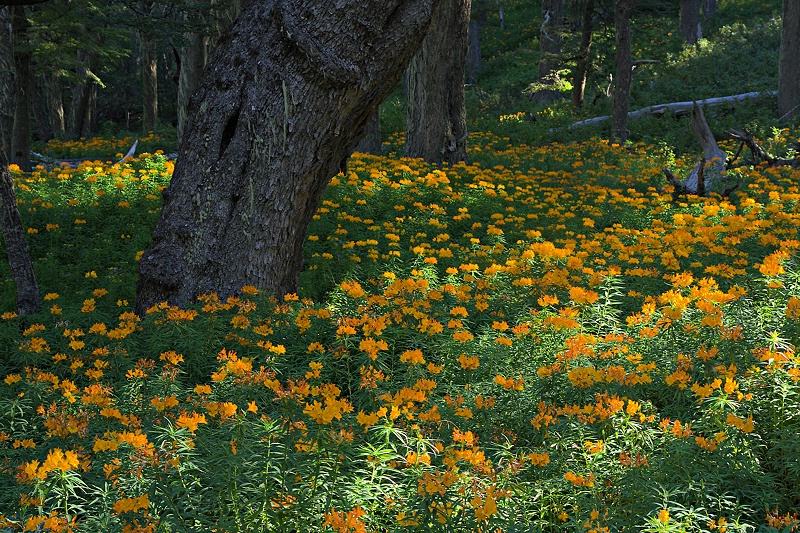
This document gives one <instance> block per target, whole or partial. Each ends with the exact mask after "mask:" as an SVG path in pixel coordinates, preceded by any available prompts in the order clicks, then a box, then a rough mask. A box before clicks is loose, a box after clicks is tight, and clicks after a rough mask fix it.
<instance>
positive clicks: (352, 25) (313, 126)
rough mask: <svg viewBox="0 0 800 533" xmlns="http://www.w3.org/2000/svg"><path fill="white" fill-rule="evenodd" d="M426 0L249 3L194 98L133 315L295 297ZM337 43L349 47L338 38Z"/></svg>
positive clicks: (421, 30)
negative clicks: (317, 219)
mask: <svg viewBox="0 0 800 533" xmlns="http://www.w3.org/2000/svg"><path fill="white" fill-rule="evenodd" d="M436 1H437V0H373V1H370V2H363V1H362V0H320V1H317V2H308V1H306V0H282V1H277V0H254V1H253V2H252V3H250V4H249V5H248V6H247V7H246V8H245V11H244V12H243V13H242V14H241V16H239V18H237V20H236V22H235V23H234V25H233V27H232V28H231V34H230V37H229V38H228V39H227V40H225V41H223V42H222V44H220V45H219V46H218V47H217V49H216V50H215V51H214V53H213V54H212V60H211V62H210V63H209V65H208V67H207V68H206V70H205V73H204V75H203V79H202V81H201V83H200V88H199V89H198V91H197V92H196V93H195V94H194V96H193V97H192V100H191V103H190V113H189V120H188V122H187V124H186V130H185V131H184V140H183V143H182V144H181V147H180V149H179V152H178V159H177V163H176V166H175V172H174V174H173V177H172V181H171V183H170V186H169V187H168V189H167V190H166V191H165V193H164V207H163V210H162V213H161V218H160V220H159V222H158V225H157V227H156V229H155V231H154V233H153V245H152V247H151V248H150V249H149V250H147V251H146V252H145V253H144V255H143V257H142V259H141V261H140V263H139V282H138V284H137V302H136V310H137V312H139V313H143V312H145V311H146V310H147V309H148V308H149V307H151V306H152V305H154V304H156V303H158V302H161V301H169V302H170V303H172V304H174V305H185V304H188V303H189V302H191V301H192V300H194V299H195V298H196V297H197V296H198V295H200V294H203V293H207V292H212V291H213V292H216V293H217V294H219V295H220V297H223V298H224V297H226V296H229V295H232V294H236V293H238V292H239V291H240V289H241V287H242V286H244V285H254V286H256V287H258V288H259V289H262V290H264V291H268V292H271V293H274V294H276V295H283V294H286V293H290V292H295V291H296V290H297V278H298V275H299V272H300V269H301V266H302V262H303V243H304V241H305V235H306V229H307V227H308V224H309V223H310V221H311V219H312V217H313V215H314V213H315V211H316V209H317V207H318V206H319V204H320V202H321V200H322V194H323V192H324V190H325V187H326V186H327V183H328V180H329V179H330V178H331V176H333V175H335V174H336V173H337V172H338V171H339V168H340V165H341V163H342V161H343V160H344V159H345V158H346V157H348V156H349V155H350V151H351V150H352V147H353V145H354V144H355V141H356V140H357V139H358V138H359V136H360V135H362V134H363V131H364V124H365V122H366V121H367V119H368V118H369V116H370V115H371V114H372V112H373V111H374V110H375V107H376V106H377V105H378V104H379V103H380V101H381V100H383V99H384V98H385V97H386V96H387V95H388V94H389V92H391V90H392V89H393V88H394V87H395V86H396V84H397V83H398V82H399V80H400V77H401V76H402V73H403V69H404V68H405V66H406V65H407V64H408V61H409V60H410V58H411V56H412V55H413V54H414V52H415V51H416V49H417V48H418V46H419V43H420V42H421V40H422V37H423V36H424V34H425V31H426V28H427V25H428V23H429V21H430V16H431V11H432V9H433V7H434V6H435V4H436ZM343 36H347V38H343Z"/></svg>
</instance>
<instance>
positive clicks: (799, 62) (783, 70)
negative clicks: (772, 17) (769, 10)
mask: <svg viewBox="0 0 800 533" xmlns="http://www.w3.org/2000/svg"><path fill="white" fill-rule="evenodd" d="M778 116H779V117H780V118H781V120H791V119H793V118H795V117H798V116H800V0H783V23H782V28H781V53H780V60H779V68H778Z"/></svg>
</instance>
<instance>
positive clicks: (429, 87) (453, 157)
mask: <svg viewBox="0 0 800 533" xmlns="http://www.w3.org/2000/svg"><path fill="white" fill-rule="evenodd" d="M469 13H470V0H441V1H440V2H439V4H438V7H437V9H436V11H435V12H434V14H433V21H432V22H431V27H430V30H429V31H428V33H427V35H426V36H425V39H424V40H423V41H422V46H421V47H420V49H419V51H418V52H417V53H416V55H415V56H414V59H412V60H411V65H410V66H409V67H408V107H407V111H406V146H405V155H406V156H408V157H421V158H423V159H425V160H426V161H428V162H431V163H437V164H440V163H448V164H454V163H457V162H458V161H465V160H466V158H467V119H466V111H465V109H464V69H465V66H466V59H467V37H468V32H469Z"/></svg>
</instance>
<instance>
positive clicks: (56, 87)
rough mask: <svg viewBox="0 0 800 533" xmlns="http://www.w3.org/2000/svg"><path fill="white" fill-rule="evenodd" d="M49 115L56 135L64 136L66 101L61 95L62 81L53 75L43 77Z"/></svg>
mask: <svg viewBox="0 0 800 533" xmlns="http://www.w3.org/2000/svg"><path fill="white" fill-rule="evenodd" d="M43 82H44V91H45V97H46V99H47V113H48V115H49V117H50V125H51V126H52V127H53V132H54V133H60V134H63V133H64V131H65V129H66V124H65V121H64V99H63V98H62V94H61V79H60V78H59V77H58V76H55V75H53V74H46V75H45V76H44V77H43Z"/></svg>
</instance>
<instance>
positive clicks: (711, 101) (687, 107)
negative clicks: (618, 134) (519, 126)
mask: <svg viewBox="0 0 800 533" xmlns="http://www.w3.org/2000/svg"><path fill="white" fill-rule="evenodd" d="M776 94H777V93H776V92H775V91H769V92H763V93H759V92H752V93H743V94H734V95H731V96H720V97H717V98H706V99H705V100H696V101H689V102H672V103H669V104H657V105H653V106H650V107H644V108H642V109H638V110H636V111H631V112H630V113H628V120H632V119H637V118H641V117H643V116H646V115H663V114H664V113H666V112H667V111H671V112H672V113H674V114H675V115H684V114H686V113H691V112H692V108H693V106H694V104H695V102H696V103H697V104H698V105H701V106H704V107H711V106H717V105H722V104H729V103H733V102H741V101H743V100H748V99H750V98H758V97H760V96H775V95H776ZM610 118H611V116H602V117H595V118H589V119H586V120H581V121H578V122H574V123H572V124H570V125H569V126H567V129H572V128H579V127H581V126H590V125H592V124H599V123H601V122H605V121H606V120H609V119H610Z"/></svg>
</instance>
